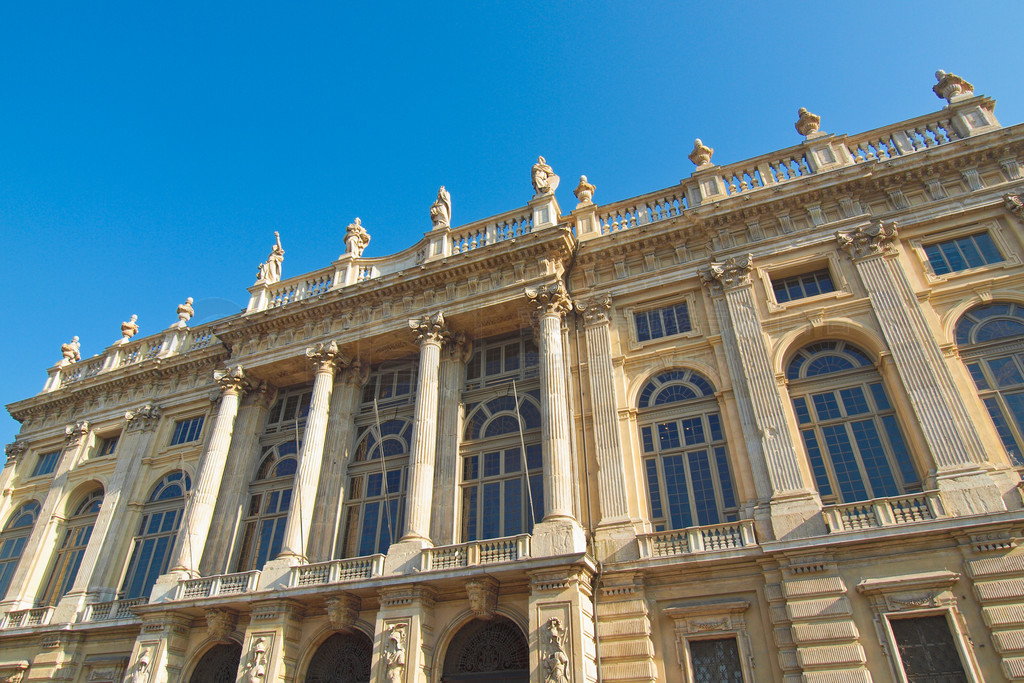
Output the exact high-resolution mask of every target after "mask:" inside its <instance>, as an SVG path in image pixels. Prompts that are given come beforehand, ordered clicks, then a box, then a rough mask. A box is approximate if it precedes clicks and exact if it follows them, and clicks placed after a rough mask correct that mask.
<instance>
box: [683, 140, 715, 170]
mask: <svg viewBox="0 0 1024 683" xmlns="http://www.w3.org/2000/svg"><path fill="white" fill-rule="evenodd" d="M714 153H715V150H714V149H713V148H712V147H708V146H707V145H705V144H704V143H703V142H701V141H700V138H697V139H696V140H694V141H693V151H692V152H690V156H689V157H687V158H688V159H689V160H690V161H692V162H693V165H694V166H696V167H697V168H704V167H705V166H710V165H711V155H712V154H714Z"/></svg>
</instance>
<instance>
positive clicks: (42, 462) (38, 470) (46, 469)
mask: <svg viewBox="0 0 1024 683" xmlns="http://www.w3.org/2000/svg"><path fill="white" fill-rule="evenodd" d="M60 453H61V452H60V451H50V452H49V453H44V454H42V455H40V456H39V460H38V461H36V466H35V468H34V469H33V470H32V476H33V477H41V476H43V475H44V474H50V473H52V472H53V471H54V470H55V469H57V463H58V462H59V461H60Z"/></svg>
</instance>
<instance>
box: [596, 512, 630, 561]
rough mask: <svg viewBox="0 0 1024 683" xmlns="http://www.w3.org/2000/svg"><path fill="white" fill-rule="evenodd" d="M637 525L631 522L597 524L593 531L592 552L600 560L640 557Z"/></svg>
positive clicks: (624, 559) (628, 559)
mask: <svg viewBox="0 0 1024 683" xmlns="http://www.w3.org/2000/svg"><path fill="white" fill-rule="evenodd" d="M636 535H637V527H636V526H634V524H633V523H632V522H622V523H617V524H607V525H601V526H598V527H597V529H596V530H595V531H594V554H595V555H596V556H597V559H598V560H600V561H601V562H628V561H630V560H639V559H640V544H639V543H637V540H636Z"/></svg>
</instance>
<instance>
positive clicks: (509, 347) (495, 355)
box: [466, 336, 540, 389]
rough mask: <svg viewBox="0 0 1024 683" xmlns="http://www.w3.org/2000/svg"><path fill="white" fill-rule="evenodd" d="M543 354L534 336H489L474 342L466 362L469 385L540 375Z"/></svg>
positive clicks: (496, 382)
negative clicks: (495, 337)
mask: <svg viewBox="0 0 1024 683" xmlns="http://www.w3.org/2000/svg"><path fill="white" fill-rule="evenodd" d="M539 369H540V354H539V352H538V350H537V344H536V343H535V342H534V341H533V339H532V338H530V337H527V336H520V337H515V338H512V339H510V338H508V337H504V338H501V339H487V340H484V341H480V342H474V344H473V354H472V355H471V356H470V357H469V361H468V362H467V363H466V388H467V389H475V388H479V387H484V386H493V385H497V384H507V383H508V382H511V381H512V380H517V381H524V380H528V379H531V378H535V377H537V376H538V372H539Z"/></svg>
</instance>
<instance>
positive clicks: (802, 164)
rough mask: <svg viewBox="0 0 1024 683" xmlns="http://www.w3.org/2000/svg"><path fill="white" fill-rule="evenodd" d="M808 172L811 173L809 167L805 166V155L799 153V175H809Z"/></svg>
mask: <svg viewBox="0 0 1024 683" xmlns="http://www.w3.org/2000/svg"><path fill="white" fill-rule="evenodd" d="M810 173H811V169H810V168H808V167H807V157H806V156H802V155H801V157H800V175H809V174H810Z"/></svg>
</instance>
